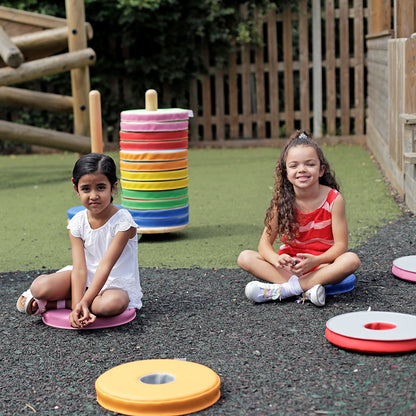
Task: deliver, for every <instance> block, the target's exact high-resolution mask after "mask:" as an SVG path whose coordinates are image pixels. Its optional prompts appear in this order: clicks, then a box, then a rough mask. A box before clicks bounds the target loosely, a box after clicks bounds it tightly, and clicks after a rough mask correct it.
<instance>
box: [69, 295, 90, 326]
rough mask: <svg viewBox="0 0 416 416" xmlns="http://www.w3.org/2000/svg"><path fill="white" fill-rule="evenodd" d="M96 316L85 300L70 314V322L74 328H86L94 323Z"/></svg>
mask: <svg viewBox="0 0 416 416" xmlns="http://www.w3.org/2000/svg"><path fill="white" fill-rule="evenodd" d="M95 319H96V316H95V315H94V314H93V313H91V312H90V310H89V308H88V305H87V304H86V303H84V302H82V301H81V302H79V303H78V304H77V305H76V306H75V308H74V310H73V311H72V312H71V313H70V314H69V323H70V324H71V326H72V327H73V328H84V327H86V326H87V325H89V324H92V323H93V322H94V321H95Z"/></svg>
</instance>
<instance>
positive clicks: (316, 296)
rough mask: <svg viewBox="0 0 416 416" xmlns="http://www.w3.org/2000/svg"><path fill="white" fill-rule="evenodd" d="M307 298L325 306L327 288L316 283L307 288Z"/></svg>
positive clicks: (315, 303)
mask: <svg viewBox="0 0 416 416" xmlns="http://www.w3.org/2000/svg"><path fill="white" fill-rule="evenodd" d="M304 295H305V298H306V299H307V300H310V301H311V302H312V303H313V304H314V305H315V306H324V305H325V298H326V293H325V288H324V287H323V286H322V285H315V286H314V287H312V288H311V289H309V290H307V291H306V292H305V293H304Z"/></svg>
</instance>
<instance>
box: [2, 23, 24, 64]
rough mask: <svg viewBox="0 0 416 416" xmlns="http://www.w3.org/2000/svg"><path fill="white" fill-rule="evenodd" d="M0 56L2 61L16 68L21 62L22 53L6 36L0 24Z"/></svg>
mask: <svg viewBox="0 0 416 416" xmlns="http://www.w3.org/2000/svg"><path fill="white" fill-rule="evenodd" d="M0 56H1V57H2V59H3V61H4V62H5V63H6V64H7V65H8V66H10V67H12V68H18V67H19V66H20V65H21V64H22V62H23V54H22V52H21V51H20V50H19V48H18V47H17V46H16V45H15V44H14V43H13V42H12V40H11V39H10V38H9V37H8V36H7V33H6V32H5V31H4V29H3V28H2V27H1V26H0Z"/></svg>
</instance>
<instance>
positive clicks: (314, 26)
mask: <svg viewBox="0 0 416 416" xmlns="http://www.w3.org/2000/svg"><path fill="white" fill-rule="evenodd" d="M310 3H311V2H308V1H307V0H300V1H299V11H298V12H296V13H293V12H291V10H290V8H287V9H286V10H284V11H283V13H282V14H276V13H274V12H271V13H270V14H269V15H268V16H267V17H265V18H263V19H261V18H260V17H259V18H258V27H259V28H260V31H261V32H260V33H262V34H263V42H264V47H257V48H252V47H249V46H243V47H242V48H240V49H239V50H237V51H236V52H235V53H233V54H232V55H231V57H230V65H229V67H228V68H227V69H216V68H215V67H210V68H209V73H208V75H204V76H202V77H199V78H198V79H195V80H193V81H192V82H191V85H190V97H191V98H190V105H191V108H192V110H193V112H194V118H193V121H192V133H191V137H190V140H191V145H194V146H198V145H215V144H218V145H219V146H235V145H237V146H238V145H246V144H247V139H255V140H251V142H253V144H254V143H255V142H257V143H259V144H260V143H261V144H262V145H264V144H266V143H267V141H269V142H274V141H275V140H274V139H281V138H286V137H287V136H288V135H290V134H291V133H292V132H293V131H294V130H295V129H307V130H311V131H313V133H314V135H315V136H317V137H322V136H334V135H338V136H349V135H355V136H356V137H359V138H360V140H361V139H362V140H364V139H363V138H364V135H365V97H366V82H365V36H366V27H367V24H366V19H367V14H368V11H367V7H365V5H364V2H363V1H362V0H354V1H348V0H339V1H334V0H321V1H319V0H317V2H315V1H313V2H312V4H313V3H315V4H316V3H318V6H317V7H318V14H317V16H318V17H317V18H315V19H314V18H313V10H312V6H311V5H310ZM315 10H316V8H315ZM243 12H244V10H243ZM320 30H321V36H320V37H318V38H317V39H318V40H317V41H316V40H315V39H316V36H317V33H316V32H317V31H318V35H319V31H320ZM320 39H321V42H319V40H320ZM316 58H318V59H316ZM205 59H206V62H209V54H208V53H207V54H206V56H205ZM238 139H246V140H238ZM270 139H271V140H270Z"/></svg>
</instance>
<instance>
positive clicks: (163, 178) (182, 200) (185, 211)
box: [120, 108, 189, 233]
mask: <svg viewBox="0 0 416 416" xmlns="http://www.w3.org/2000/svg"><path fill="white" fill-rule="evenodd" d="M120 118H121V122H120V173H121V188H122V190H121V205H122V206H123V207H124V208H127V209H128V210H129V211H130V212H131V214H132V215H133V218H134V220H135V221H136V223H137V224H138V225H139V227H140V230H139V233H140V232H142V233H145V232H154V233H157V232H168V231H176V230H178V229H182V228H185V227H186V226H187V225H188V222H189V200H188V180H189V178H188V126H189V112H188V110H182V109H178V108H172V109H158V110H155V111H148V110H128V111H123V112H121V117H120Z"/></svg>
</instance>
